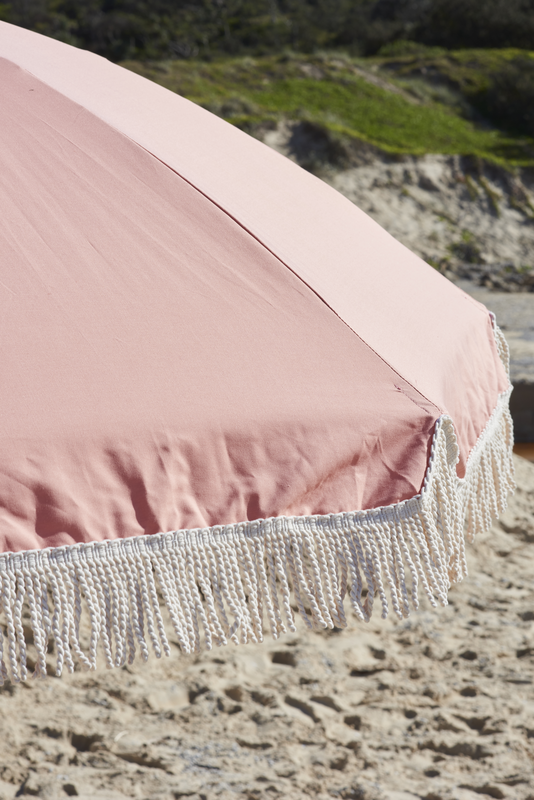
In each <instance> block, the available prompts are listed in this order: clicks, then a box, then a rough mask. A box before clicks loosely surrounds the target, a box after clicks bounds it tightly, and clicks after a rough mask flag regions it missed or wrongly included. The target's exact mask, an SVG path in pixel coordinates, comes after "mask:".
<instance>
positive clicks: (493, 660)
mask: <svg viewBox="0 0 534 800" xmlns="http://www.w3.org/2000/svg"><path fill="white" fill-rule="evenodd" d="M516 463H517V481H518V487H519V488H518V491H517V493H516V495H515V496H514V498H512V500H511V504H510V508H509V510H508V511H507V512H506V514H505V515H504V517H503V518H502V520H501V521H500V522H499V523H496V524H495V525H494V527H493V528H492V530H491V532H490V533H489V534H487V535H485V536H482V537H480V538H479V539H478V541H477V542H476V543H475V545H473V546H470V547H469V552H468V556H469V566H470V575H469V578H468V579H467V580H466V581H465V582H464V583H463V584H460V585H458V586H455V587H453V588H452V590H451V592H450V604H449V606H447V607H446V608H440V609H438V610H436V611H435V610H432V609H431V608H429V607H428V606H427V605H425V606H423V607H422V608H421V609H420V610H419V611H418V612H415V613H413V615H412V616H411V618H410V619H408V620H405V621H396V620H394V619H392V618H389V619H387V620H385V621H384V620H381V619H379V618H375V619H373V620H372V622H371V623H370V624H368V625H364V624H362V623H359V622H358V621H357V620H356V618H355V617H353V616H351V615H350V614H349V619H350V623H349V627H348V629H346V630H343V631H333V632H332V631H331V632H326V633H310V632H307V631H305V630H304V629H303V628H302V626H300V628H299V631H298V633H297V634H291V635H288V636H286V637H285V638H283V639H281V640H279V641H277V642H275V641H272V640H270V639H269V640H266V642H264V643H263V644H261V645H247V646H240V647H233V646H231V647H227V648H224V649H220V650H215V651H212V652H205V653H202V654H201V655H197V656H181V655H180V654H179V652H178V646H177V644H176V643H175V645H174V650H175V652H174V653H173V656H172V657H171V658H167V659H165V658H164V659H162V660H161V661H158V660H157V659H156V658H154V657H151V658H150V660H149V662H148V663H147V664H143V663H142V662H140V661H139V662H136V663H135V664H134V665H133V667H127V668H123V669H120V670H116V671H110V672H108V671H106V670H105V669H102V671H100V672H97V673H84V672H76V673H74V674H73V675H67V676H64V677H63V678H61V679H56V678H53V677H50V678H48V679H46V680H45V681H38V682H37V681H34V682H28V683H26V684H22V685H16V686H13V685H11V684H7V685H6V686H4V688H3V689H2V690H0V726H1V728H2V742H3V747H2V751H1V756H0V798H12V797H15V796H27V795H31V796H37V797H42V798H62V797H66V796H78V797H85V798H87V799H88V798H101V799H102V800H103V799H104V798H106V799H108V800H120V799H121V798H146V799H147V800H149V799H150V800H171V799H174V798H179V797H189V798H192V800H200V798H203V799H209V800H212V798H219V799H220V800H238V798H246V799H247V800H263V799H265V800H267V799H269V800H275V799H276V798H278V797H280V798H291V800H301V799H302V800H304V798H317V800H327V798H340V799H341V800H356V799H357V800H380V799H382V800H383V799H385V798H387V799H388V800H410V798H412V799H413V798H426V800H468V799H469V800H476V798H481V797H493V798H517V799H518V800H527V798H530V800H534V585H533V581H532V576H533V572H534V465H533V464H530V463H529V462H527V461H525V460H523V459H516Z"/></svg>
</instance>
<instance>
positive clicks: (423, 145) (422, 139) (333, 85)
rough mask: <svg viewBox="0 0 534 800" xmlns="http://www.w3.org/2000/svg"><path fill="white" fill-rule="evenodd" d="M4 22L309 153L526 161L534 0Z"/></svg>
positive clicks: (35, 8) (158, 11)
mask: <svg viewBox="0 0 534 800" xmlns="http://www.w3.org/2000/svg"><path fill="white" fill-rule="evenodd" d="M0 19H3V20H6V21H8V22H12V23H14V24H16V25H22V26H24V27H27V28H32V29H33V30H36V31H39V32H40V33H43V34H46V35H48V36H53V37H56V38H58V39H61V40H63V41H65V42H69V43H70V44H74V45H77V46H80V47H84V48H87V49H89V50H92V51H94V52H96V53H99V54H101V55H103V56H105V57H106V58H110V59H111V60H114V61H121V62H127V65H128V66H129V68H130V69H134V70H136V71H138V72H140V73H142V74H144V75H147V76H148V77H150V78H152V79H153V80H156V81H158V82H159V83H162V84H163V85H165V86H168V87H169V88H171V89H173V90H174V91H177V92H180V93H181V94H183V95H185V96H186V97H190V98H191V99H193V100H195V101H196V102H198V103H201V104H202V105H204V106H205V107H206V108H209V109H211V110H212V111H214V112H215V113H217V114H220V115H221V116H222V117H224V118H225V119H228V120H229V121H231V122H232V123H233V124H235V125H239V126H241V127H242V128H244V129H246V130H248V131H250V132H252V133H254V132H255V131H257V130H258V128H259V127H265V126H268V125H274V124H276V123H277V122H278V121H280V120H282V119H289V120H291V121H292V122H300V123H301V124H302V126H304V127H303V128H302V130H305V132H306V135H307V137H308V144H309V142H310V141H311V139H314V141H315V146H316V150H317V158H316V159H315V160H317V161H318V162H320V161H321V160H325V159H326V160H329V161H330V162H333V161H335V162H336V163H338V164H341V163H344V162H349V163H350V162H351V159H353V157H354V153H355V150H357V149H358V148H360V149H361V147H362V146H363V145H365V146H367V147H375V148H379V149H381V150H382V151H384V152H387V153H390V154H391V155H392V156H394V155H395V154H406V153H413V154H423V153H427V152H434V153H459V154H464V155H470V156H473V158H474V161H473V164H476V163H477V161H476V160H477V159H479V160H480V159H483V160H486V161H493V162H499V163H501V164H508V165H531V164H533V160H534V146H533V137H534V0H0ZM312 149H313V148H312ZM314 158H315V156H314V157H312V159H311V162H310V168H314V167H313V163H314ZM475 171H476V170H475ZM468 189H469V191H470V192H471V191H476V187H475V188H474V189H473V187H472V186H471V185H469V186H468ZM493 200H494V201H495V210H496V213H497V209H498V202H497V199H496V198H493Z"/></svg>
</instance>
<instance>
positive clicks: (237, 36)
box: [0, 0, 534, 61]
mask: <svg viewBox="0 0 534 800" xmlns="http://www.w3.org/2000/svg"><path fill="white" fill-rule="evenodd" d="M0 19H4V20H7V21H8V22H13V23H14V24H15V25H22V26H23V27H27V28H32V29H34V30H37V31H40V32H41V33H44V34H46V35H48V36H53V37H56V38H58V39H62V40H63V41H66V42H69V43H71V44H75V45H78V46H80V47H85V48H86V49H88V50H93V51H94V52H96V53H100V54H101V55H104V56H106V57H107V58H110V59H112V60H115V61H120V60H124V59H126V58H136V59H141V60H145V59H147V58H151V59H164V58H169V57H180V58H196V57H197V56H198V57H201V58H210V57H214V56H218V55H220V54H222V53H226V54H229V55H243V54H246V53H248V54H252V55H265V54H267V53H272V52H274V51H278V52H280V50H282V49H284V48H290V49H291V50H293V51H297V52H306V53H312V52H317V50H318V49H323V48H329V49H330V48H343V49H344V50H346V51H347V52H349V53H350V54H351V55H375V54H376V53H377V52H378V51H379V50H380V48H381V47H383V46H384V45H387V44H388V43H392V42H396V41H398V40H402V39H409V40H411V41H413V42H419V43H423V44H425V45H438V46H441V47H447V48H449V49H458V48H465V47H471V48H472V47H478V48H488V47H493V48H495V47H519V48H522V49H525V50H533V49H534V0H1V2H0Z"/></svg>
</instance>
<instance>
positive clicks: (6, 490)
mask: <svg viewBox="0 0 534 800" xmlns="http://www.w3.org/2000/svg"><path fill="white" fill-rule="evenodd" d="M0 209H1V213H0V303H1V313H0V336H1V339H0V342H1V344H0V347H1V353H2V358H1V378H0V381H1V387H2V389H1V392H0V553H1V555H0V601H1V612H2V613H1V618H0V621H1V625H0V628H1V629H2V631H3V634H2V638H1V640H0V650H1V653H0V655H1V660H0V669H1V677H2V680H3V679H5V678H8V677H11V678H12V679H13V680H15V681H16V680H19V679H24V678H25V677H26V676H27V673H28V669H27V664H26V644H25V638H24V630H25V627H27V625H28V624H31V628H32V630H33V640H34V647H35V651H36V652H34V653H33V655H32V659H33V662H35V663H36V667H35V674H37V675H42V674H44V673H45V672H46V669H47V663H46V659H47V647H48V642H49V640H50V639H52V640H53V641H54V643H55V652H56V654H57V672H58V673H61V671H62V669H64V668H67V669H69V670H72V669H73V668H74V665H75V662H76V661H78V662H80V663H81V665H82V666H84V667H86V668H89V669H94V668H95V666H96V664H97V653H98V652H100V651H101V653H102V654H103V658H104V661H105V662H106V663H107V665H108V666H109V667H111V666H120V665H121V664H124V663H126V662H131V661H132V659H133V658H134V655H135V652H136V651H138V652H139V653H140V654H141V656H142V657H143V658H146V657H147V655H148V652H149V650H150V648H153V649H154V651H155V652H156V654H157V655H158V656H160V655H161V654H167V655H168V654H169V652H170V648H169V642H168V639H167V635H166V632H165V631H166V629H168V625H169V623H172V626H173V628H174V631H175V636H176V637H177V640H178V642H179V644H180V647H181V648H182V649H183V650H184V651H185V652H192V651H196V650H198V649H199V648H200V647H202V646H205V647H208V648H210V647H213V646H216V645H217V646H218V645H223V644H226V643H228V642H230V641H233V642H235V643H239V642H241V643H245V642H250V641H255V642H256V641H260V640H261V639H262V637H263V633H264V630H269V631H270V632H271V633H272V635H273V636H275V637H277V636H279V635H281V634H283V633H284V631H286V630H294V625H295V623H294V618H293V610H292V606H295V607H298V610H299V611H300V613H301V614H302V616H303V618H304V620H305V622H306V624H307V625H308V626H309V627H332V626H337V627H343V626H344V625H345V613H346V610H347V609H348V608H349V604H350V605H351V606H352V609H353V611H354V612H355V613H356V615H357V616H358V617H359V618H360V619H362V620H368V619H369V617H370V615H371V612H372V609H373V604H374V605H378V606H380V607H381V610H382V614H383V615H385V614H386V613H387V612H388V608H389V607H391V608H392V610H393V611H394V612H395V613H396V614H397V615H398V616H399V617H401V618H402V617H405V616H406V615H408V613H409V611H410V607H412V606H415V607H416V606H417V596H418V592H419V593H421V592H423V593H424V594H426V595H427V596H428V598H429V600H430V602H431V603H432V604H434V605H435V604H436V603H441V604H445V603H446V601H447V589H448V587H449V585H450V583H451V582H453V581H457V580H459V579H461V578H462V577H463V576H464V575H465V573H466V564H465V556H464V519H465V517H466V515H467V516H468V519H469V523H468V535H473V534H474V533H476V532H477V531H481V530H484V529H486V528H487V527H488V526H489V524H490V522H491V518H492V516H496V515H498V514H499V513H500V512H501V511H502V510H503V508H504V506H505V502H506V496H507V493H508V491H509V490H510V489H511V488H512V485H513V478H512V461H511V448H512V428H511V420H510V415H509V412H508V398H509V393H510V388H511V387H510V385H509V380H508V376H507V369H506V363H505V362H506V352H505V351H506V345H505V343H504V341H503V338H502V336H501V334H500V333H499V330H498V328H497V327H496V325H495V321H494V320H493V319H492V318H491V317H490V315H489V314H488V312H487V310H486V309H485V308H484V307H483V306H482V305H480V304H478V303H476V302H475V301H473V300H472V299H471V298H469V297H468V296H467V295H466V294H464V293H463V292H461V291H460V290H459V289H457V288H456V287H455V286H453V285H452V284H451V283H449V282H447V281H446V280H445V279H444V278H443V277H441V276H440V275H439V274H438V273H437V272H436V271H435V270H433V269H432V268H431V267H429V266H428V265H427V264H425V263H423V262H422V261H421V260H420V259H419V258H418V257H416V256H415V255H414V254H413V253H411V252H410V251H409V250H407V249H406V248H405V247H404V246H403V245H401V244H399V242H397V241H396V240H395V239H393V238H392V237H391V236H389V235H388V234H387V233H386V232H385V231H384V230H382V229H381V228H380V227H379V226H378V225H377V224H376V223H375V222H373V221H372V220H371V219H370V218H369V217H368V216H366V215H365V214H364V213H362V212H361V211H360V210H359V209H358V208H356V207H355V206H354V205H352V204H351V203H350V202H349V201H348V200H346V199H345V198H343V197H342V196H341V195H339V194H337V193H336V192H335V191H334V190H333V189H331V188H330V187H328V186H327V185H325V184H324V183H322V182H321V181H320V180H318V179H317V178H315V177H313V176H312V175H310V174H308V173H307V172H305V171H304V170H302V169H300V168H299V167H298V166H296V165H295V164H293V163H292V162H291V161H289V160H287V159H285V158H283V157H282V156H281V155H279V154H277V153H275V152H273V151H271V150H270V149H268V148H267V147H266V146H264V145H263V144H261V143H260V142H258V141H256V140H254V139H253V138H251V137H249V136H247V135H246V134H244V133H242V132H241V131H239V130H237V129H235V128H233V127H232V126H231V125H229V124H227V123H226V122H224V121H222V120H221V119H218V118H217V117H215V116H213V115H211V114H210V113H208V112H207V111H205V110H203V109H202V108H199V107H198V106H196V105H194V104H193V103H191V102H189V101H187V100H185V99H183V98H182V97H179V96H177V95H175V94H172V93H171V92H169V91H167V90H165V89H163V88H161V87H160V86H157V85H155V84H152V83H150V82H149V81H147V80H145V79H143V78H141V77H139V76H137V75H135V74H133V73H131V72H128V71H127V70H125V69H122V68H121V67H118V66H116V65H114V64H111V63H109V62H108V61H106V60H104V59H103V58H100V57H98V56H96V55H93V54H91V53H88V52H84V51H82V50H78V49H75V48H73V47H70V46H68V45H65V44H62V43H60V42H57V41H54V40H52V39H48V38H45V37H42V36H40V35H38V34H35V33H32V32H30V31H27V30H23V29H19V28H16V27H14V26H11V25H8V24H5V23H0ZM344 598H345V604H344ZM344 605H345V609H344ZM25 614H26V615H27V616H29V620H26V619H25V617H24V615H25ZM81 620H82V621H81ZM83 620H86V622H84V621H83Z"/></svg>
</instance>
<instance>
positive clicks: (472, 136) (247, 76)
mask: <svg viewBox="0 0 534 800" xmlns="http://www.w3.org/2000/svg"><path fill="white" fill-rule="evenodd" d="M517 54H518V51H501V52H497V53H495V52H493V51H487V52H485V51H482V52H481V51H460V52H452V53H450V52H448V51H440V50H436V49H427V48H421V47H419V48H418V49H417V51H416V52H411V53H410V54H400V55H398V56H396V57H395V58H394V59H393V58H392V57H391V55H388V54H387V52H386V53H384V54H380V55H379V56H377V57H375V58H372V59H369V58H368V59H363V58H351V57H349V56H346V55H340V54H338V53H334V54H315V55H310V56H304V55H299V54H287V53H286V54H284V55H281V56H263V57H258V58H251V57H244V58H222V59H218V60H212V61H210V62H204V61H200V60H188V61H184V60H169V61H166V62H159V63H153V64H142V63H139V62H131V61H130V62H124V66H127V67H128V68H129V69H132V70H134V71H136V72H138V73H140V74H142V75H144V76H146V77H148V78H151V79H152V80H154V81H156V82H158V83H160V84H162V85H164V86H166V87H167V88H169V89H171V90H173V91H176V92H178V93H179V94H182V95H184V96H185V97H188V98H189V99H191V100H193V101H195V102H196V103H199V104H200V105H202V106H204V107H205V108H207V109H209V110H211V111H213V112H215V113H217V114H219V115H220V116H222V117H224V118H225V119H227V120H228V121H229V122H232V123H233V124H236V125H238V126H239V127H241V128H244V129H245V130H248V131H250V132H252V133H254V132H255V130H258V129H259V128H260V129H265V127H269V126H271V127H272V126H274V125H275V124H276V123H277V122H278V121H280V120H283V119H288V120H291V121H293V122H303V123H306V124H307V125H308V126H313V127H314V129H315V130H316V131H322V132H323V134H324V136H325V137H327V139H328V143H329V150H330V160H336V159H337V161H338V162H339V161H343V159H344V158H345V159H348V160H349V161H350V153H351V148H353V147H357V146H358V144H361V143H367V144H368V145H372V146H373V147H376V148H378V149H380V150H382V151H384V152H386V153H390V154H392V155H395V154H398V155H401V154H410V153H411V154H414V155H422V154H424V153H445V154H456V153H458V154H463V155H470V156H473V157H474V159H475V161H476V159H477V158H478V159H484V160H486V161H493V162H497V163H501V164H503V163H507V164H510V165H531V164H534V140H533V139H531V138H530V137H529V136H523V135H520V136H518V135H514V134H512V133H506V132H503V131H502V130H499V129H497V128H491V127H490V126H489V125H487V124H484V122H483V121H481V120H480V119H477V118H476V113H475V111H474V107H473V106H472V102H473V98H474V97H475V96H476V92H483V91H487V86H488V85H489V83H490V81H491V74H492V70H494V69H495V65H496V64H500V63H502V60H507V61H508V62H511V63H512V62H513V59H514V58H516V57H517ZM521 57H523V58H531V56H530V54H523V55H522V56H521ZM533 63H534V61H533ZM443 86H445V87H446V90H447V91H446V92H445V93H444V92H443ZM495 202H496V201H495Z"/></svg>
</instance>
